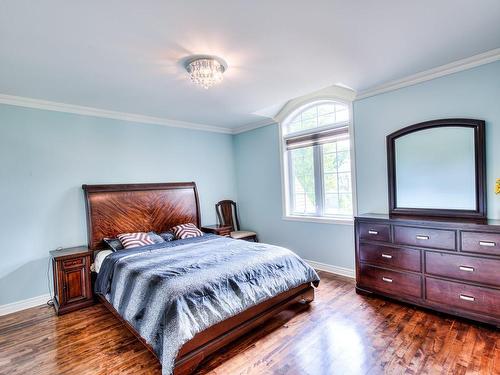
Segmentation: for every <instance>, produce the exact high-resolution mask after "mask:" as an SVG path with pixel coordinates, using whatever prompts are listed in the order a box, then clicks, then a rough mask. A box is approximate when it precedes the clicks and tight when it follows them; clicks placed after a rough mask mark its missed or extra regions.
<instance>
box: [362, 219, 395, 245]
mask: <svg viewBox="0 0 500 375" xmlns="http://www.w3.org/2000/svg"><path fill="white" fill-rule="evenodd" d="M358 228H359V238H361V239H364V240H373V241H384V242H390V240H391V227H390V225H387V224H370V223H360V224H359V227H358Z"/></svg>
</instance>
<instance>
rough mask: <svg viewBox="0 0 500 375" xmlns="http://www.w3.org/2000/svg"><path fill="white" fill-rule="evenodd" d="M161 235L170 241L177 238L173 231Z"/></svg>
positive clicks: (166, 240)
mask: <svg viewBox="0 0 500 375" xmlns="http://www.w3.org/2000/svg"><path fill="white" fill-rule="evenodd" d="M160 237H161V238H163V240H164V241H165V242H170V241H173V240H175V235H174V234H173V233H172V232H163V233H160Z"/></svg>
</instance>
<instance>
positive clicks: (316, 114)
mask: <svg viewBox="0 0 500 375" xmlns="http://www.w3.org/2000/svg"><path fill="white" fill-rule="evenodd" d="M349 129H350V110H349V106H348V105H347V104H345V103H341V102H337V101H331V100H322V101H315V102H313V103H310V104H308V105H305V106H302V107H300V108H299V109H297V110H296V111H294V112H292V113H291V114H290V115H289V116H288V117H287V118H286V119H285V120H284V121H283V123H282V142H283V143H282V146H283V147H282V150H283V172H284V173H283V174H284V176H283V177H284V188H285V201H286V202H285V204H286V209H285V211H286V212H285V214H286V216H287V217H320V218H337V219H339V218H340V219H352V216H353V188H352V177H351V141H350V137H349Z"/></svg>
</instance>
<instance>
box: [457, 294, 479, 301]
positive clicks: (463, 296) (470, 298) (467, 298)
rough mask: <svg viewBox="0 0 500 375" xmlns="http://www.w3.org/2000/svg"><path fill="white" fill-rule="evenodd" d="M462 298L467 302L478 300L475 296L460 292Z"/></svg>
mask: <svg viewBox="0 0 500 375" xmlns="http://www.w3.org/2000/svg"><path fill="white" fill-rule="evenodd" d="M460 299H461V300H464V301H467V302H474V301H475V300H476V299H475V298H474V297H471V296H467V295H465V294H460Z"/></svg>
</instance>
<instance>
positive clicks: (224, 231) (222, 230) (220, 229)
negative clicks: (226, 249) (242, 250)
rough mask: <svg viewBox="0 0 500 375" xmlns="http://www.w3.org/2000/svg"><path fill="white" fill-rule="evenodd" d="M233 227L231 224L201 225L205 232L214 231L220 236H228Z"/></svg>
mask: <svg viewBox="0 0 500 375" xmlns="http://www.w3.org/2000/svg"><path fill="white" fill-rule="evenodd" d="M232 229H233V228H232V227H231V226H229V225H218V224H216V225H205V226H202V227H201V230H202V231H203V232H205V233H213V234H217V235H219V236H225V237H228V236H229V234H230V233H231V230H232Z"/></svg>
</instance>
